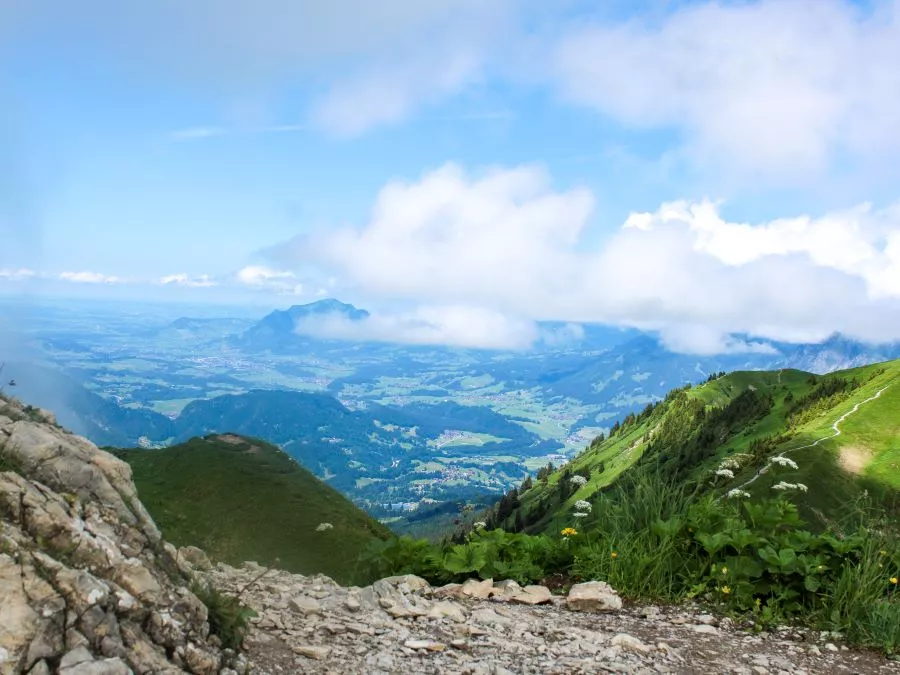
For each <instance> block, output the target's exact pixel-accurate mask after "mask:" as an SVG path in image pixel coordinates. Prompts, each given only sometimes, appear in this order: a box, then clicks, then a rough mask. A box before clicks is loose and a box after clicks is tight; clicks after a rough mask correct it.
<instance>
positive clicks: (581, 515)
mask: <svg viewBox="0 0 900 675" xmlns="http://www.w3.org/2000/svg"><path fill="white" fill-rule="evenodd" d="M572 515H573V516H575V517H576V518H587V517H588V516H589V515H590V514H589V513H573V514H572Z"/></svg>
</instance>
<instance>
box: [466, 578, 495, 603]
mask: <svg viewBox="0 0 900 675" xmlns="http://www.w3.org/2000/svg"><path fill="white" fill-rule="evenodd" d="M493 590H494V580H493V579H485V580H484V581H479V580H477V579H469V580H468V581H466V583H464V584H463V585H462V586H461V587H460V588H459V589H458V591H457V593H458V594H459V595H461V596H467V597H470V598H475V599H476V600H487V599H488V598H489V597H490V595H491V592H492V591H493Z"/></svg>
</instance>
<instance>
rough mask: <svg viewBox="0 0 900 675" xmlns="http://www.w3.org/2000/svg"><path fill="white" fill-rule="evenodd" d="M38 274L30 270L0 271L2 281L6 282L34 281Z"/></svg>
mask: <svg viewBox="0 0 900 675" xmlns="http://www.w3.org/2000/svg"><path fill="white" fill-rule="evenodd" d="M37 276H38V273H37V272H35V271H34V270H29V269H24V268H23V269H0V279H2V280H4V281H25V280H27V279H34V278H35V277H37Z"/></svg>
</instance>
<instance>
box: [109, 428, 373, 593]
mask: <svg viewBox="0 0 900 675" xmlns="http://www.w3.org/2000/svg"><path fill="white" fill-rule="evenodd" d="M115 452H116V454H117V455H118V456H119V457H121V458H122V459H124V460H126V461H127V462H128V463H129V464H130V465H131V467H132V470H133V471H134V481H135V484H136V485H137V487H138V492H139V494H140V497H141V500H142V501H143V503H144V504H145V505H146V507H147V509H148V510H149V511H150V514H151V515H152V516H153V518H154V519H155V520H156V522H157V524H158V525H159V527H160V529H161V530H162V532H163V534H164V535H165V536H166V538H167V539H168V540H169V541H171V542H173V543H175V544H177V545H179V546H184V545H188V544H191V545H195V546H199V547H200V548H202V549H204V550H205V551H206V552H207V553H209V554H210V555H211V556H212V557H213V558H214V559H218V560H222V561H225V562H228V563H232V564H240V563H242V562H244V561H245V560H255V561H257V562H259V563H261V564H263V565H270V566H271V565H276V564H277V566H279V567H282V568H284V569H287V570H290V571H292V572H297V573H301V574H313V573H317V572H321V573H323V574H327V575H329V576H331V577H333V578H335V579H338V580H340V581H345V582H346V581H349V580H350V579H351V577H352V575H353V571H354V565H355V561H356V559H357V557H358V555H359V553H360V551H361V550H362V549H363V548H364V547H365V546H366V545H367V544H369V543H370V542H371V541H372V540H373V539H376V538H378V539H383V538H386V537H388V536H389V532H388V531H387V529H385V528H384V526H382V525H381V524H379V523H378V522H377V521H375V520H374V519H372V518H371V517H369V516H368V515H366V514H365V513H364V512H363V511H361V510H360V509H358V508H357V507H356V506H355V505H353V504H352V503H351V502H350V501H349V500H348V499H347V498H345V497H344V496H343V495H341V494H340V493H339V492H337V491H336V490H334V489H333V488H331V487H330V486H328V485H326V484H325V483H323V482H322V481H320V480H319V479H318V478H316V477H315V476H314V475H313V474H311V473H310V472H309V471H307V470H306V469H304V468H303V467H301V466H300V465H299V464H297V463H296V462H295V461H294V460H292V459H291V458H290V457H288V456H287V455H286V454H285V453H283V452H282V451H281V450H279V449H278V448H276V447H275V446H272V445H270V444H268V443H264V442H262V441H258V440H255V439H248V438H244V437H241V436H233V435H218V436H207V437H205V438H195V439H192V440H190V441H188V442H186V443H183V444H181V445H177V446H173V447H170V448H165V449H161V450H117V451H115ZM322 523H330V524H331V525H332V527H331V528H328V529H322V530H321V531H320V530H317V528H319V526H320V525H321V524H322ZM276 560H278V563H276Z"/></svg>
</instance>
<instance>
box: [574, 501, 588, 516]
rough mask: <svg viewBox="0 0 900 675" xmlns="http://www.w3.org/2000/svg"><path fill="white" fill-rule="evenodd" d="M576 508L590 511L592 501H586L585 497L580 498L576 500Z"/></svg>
mask: <svg viewBox="0 0 900 675" xmlns="http://www.w3.org/2000/svg"><path fill="white" fill-rule="evenodd" d="M575 510H576V511H584V512H585V513H590V512H591V503H590V502H589V501H585V500H584V499H579V500H578V501H577V502H575Z"/></svg>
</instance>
